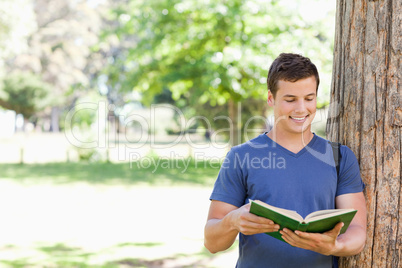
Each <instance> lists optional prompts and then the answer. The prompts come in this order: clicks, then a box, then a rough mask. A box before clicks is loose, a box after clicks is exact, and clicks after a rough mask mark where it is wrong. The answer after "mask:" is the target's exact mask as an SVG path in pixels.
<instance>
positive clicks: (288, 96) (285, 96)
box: [283, 93, 316, 98]
mask: <svg viewBox="0 0 402 268" xmlns="http://www.w3.org/2000/svg"><path fill="white" fill-rule="evenodd" d="M315 95H316V94H315V93H310V94H307V95H306V96H304V97H310V96H315ZM283 97H284V98H296V97H297V96H295V95H290V94H287V95H284V96H283Z"/></svg>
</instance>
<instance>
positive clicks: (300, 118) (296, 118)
mask: <svg viewBox="0 0 402 268" xmlns="http://www.w3.org/2000/svg"><path fill="white" fill-rule="evenodd" d="M291 118H293V119H295V120H299V121H301V120H303V119H304V118H306V117H293V116H291Z"/></svg>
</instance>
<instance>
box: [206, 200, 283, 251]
mask: <svg viewBox="0 0 402 268" xmlns="http://www.w3.org/2000/svg"><path fill="white" fill-rule="evenodd" d="M249 210H250V204H246V205H244V206H242V207H240V208H238V207H236V206H233V205H231V204H228V203H225V202H221V201H215V200H212V202H211V205H210V208H209V214H208V220H207V223H206V225H205V230H204V245H205V247H206V248H207V249H208V250H209V251H210V252H211V253H216V252H219V251H223V250H226V249H228V248H229V247H230V246H231V245H232V244H233V243H234V241H235V240H236V237H237V235H238V234H239V232H241V233H243V234H245V235H252V234H257V233H265V232H276V231H278V230H279V225H277V224H274V223H273V221H271V220H268V219H266V218H262V217H258V216H256V215H254V214H251V213H250V212H249Z"/></svg>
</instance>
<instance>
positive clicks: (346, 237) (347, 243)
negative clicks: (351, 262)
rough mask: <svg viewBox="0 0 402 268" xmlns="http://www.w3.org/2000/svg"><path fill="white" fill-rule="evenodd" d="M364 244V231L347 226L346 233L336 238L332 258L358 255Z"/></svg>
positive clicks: (355, 226)
mask: <svg viewBox="0 0 402 268" xmlns="http://www.w3.org/2000/svg"><path fill="white" fill-rule="evenodd" d="M365 243H366V231H365V229H364V228H363V227H362V226H359V225H354V226H352V225H351V226H349V228H348V230H347V231H346V233H344V234H342V235H340V236H338V238H337V240H336V244H337V246H336V249H335V252H334V253H333V254H332V255H334V256H352V255H356V254H358V253H360V252H361V251H362V250H363V248H364V245H365Z"/></svg>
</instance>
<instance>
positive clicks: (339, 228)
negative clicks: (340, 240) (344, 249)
mask: <svg viewBox="0 0 402 268" xmlns="http://www.w3.org/2000/svg"><path fill="white" fill-rule="evenodd" d="M343 226H345V224H344V223H343V222H339V223H338V224H337V225H335V228H334V229H333V230H334V232H335V233H336V234H337V235H339V233H340V232H341V229H342V227H343Z"/></svg>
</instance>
